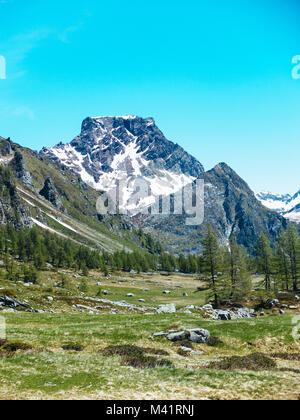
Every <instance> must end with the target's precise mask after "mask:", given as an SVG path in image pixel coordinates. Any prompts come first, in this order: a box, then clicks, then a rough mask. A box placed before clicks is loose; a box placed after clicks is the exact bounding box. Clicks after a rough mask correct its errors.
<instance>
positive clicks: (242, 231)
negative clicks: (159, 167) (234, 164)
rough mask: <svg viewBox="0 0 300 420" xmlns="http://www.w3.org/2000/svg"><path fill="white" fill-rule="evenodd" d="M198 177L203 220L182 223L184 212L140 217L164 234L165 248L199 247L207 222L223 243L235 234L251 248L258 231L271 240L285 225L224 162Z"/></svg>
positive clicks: (160, 235) (187, 249) (155, 231)
mask: <svg viewBox="0 0 300 420" xmlns="http://www.w3.org/2000/svg"><path fill="white" fill-rule="evenodd" d="M200 178H201V179H203V180H204V185H205V188H204V222H203V224H201V225H200V226H186V223H185V220H186V215H182V216H178V215H170V216H166V215H156V216H149V217H146V218H143V220H142V224H143V226H145V227H147V228H148V229H149V231H151V232H152V233H153V234H154V235H155V236H156V237H157V238H160V239H161V238H165V243H167V246H168V249H170V250H173V251H175V252H180V251H182V252H185V253H188V252H199V251H201V247H200V240H201V238H202V236H203V234H204V233H205V231H206V227H207V225H208V224H210V225H211V226H212V227H213V228H214V229H216V231H217V232H218V236H219V239H220V240H221V241H222V243H223V244H224V245H226V244H227V243H228V240H229V238H230V237H231V236H232V235H235V236H236V237H237V240H238V242H239V243H240V244H241V245H244V246H245V247H246V248H247V249H248V250H249V251H250V252H254V249H255V246H256V243H257V239H258V237H259V235H260V234H261V233H265V234H266V235H267V236H268V238H269V239H270V240H271V242H273V241H274V240H275V239H276V236H277V235H278V233H279V232H280V231H281V229H285V228H286V227H287V221H286V220H285V219H284V218H283V217H281V216H280V215H278V214H277V213H276V212H273V211H269V210H268V209H266V208H265V207H264V206H263V205H262V204H261V203H260V202H259V201H258V200H257V199H256V198H255V195H254V193H253V192H252V191H251V189H250V188H249V186H248V185H247V184H246V182H245V181H243V180H242V179H241V178H240V177H239V176H238V175H237V174H236V173H235V172H234V171H233V170H232V169H231V168H230V167H229V166H228V165H226V164H225V163H220V164H218V165H217V166H215V167H214V168H213V169H211V170H210V171H207V172H205V173H203V174H201V175H200ZM161 240H162V239H161ZM162 241H163V240H162Z"/></svg>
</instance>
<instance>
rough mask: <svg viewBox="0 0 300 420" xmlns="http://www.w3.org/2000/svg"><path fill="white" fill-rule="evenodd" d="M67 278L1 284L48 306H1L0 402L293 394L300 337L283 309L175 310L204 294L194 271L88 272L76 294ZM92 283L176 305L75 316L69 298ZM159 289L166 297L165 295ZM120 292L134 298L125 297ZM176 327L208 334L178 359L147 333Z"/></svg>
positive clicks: (298, 390)
mask: <svg viewBox="0 0 300 420" xmlns="http://www.w3.org/2000/svg"><path fill="white" fill-rule="evenodd" d="M69 277H70V282H71V283H72V284H71V285H70V286H69V289H66V290H65V289H63V288H60V287H55V286H54V284H53V282H57V281H58V278H59V275H58V274H55V273H53V272H51V271H49V272H44V273H43V276H42V278H41V280H40V284H39V285H32V286H29V287H28V286H24V285H23V284H21V283H18V284H15V285H12V283H10V284H8V282H6V281H5V280H3V279H2V280H1V281H0V286H1V287H0V296H1V295H3V293H4V292H5V293H6V292H10V293H11V294H13V295H15V296H16V297H18V298H19V299H21V300H24V299H26V300H28V302H29V303H30V304H31V305H32V306H33V307H35V308H37V307H38V308H44V309H45V308H46V309H48V310H49V309H52V310H54V312H55V313H53V314H49V313H47V314H41V313H26V312H16V313H3V312H0V315H1V316H3V317H4V318H5V321H6V326H7V342H6V343H2V344H1V343H0V399H19V398H21V399H191V400H192V399H294V400H297V399H299V398H300V385H299V383H300V343H299V341H295V340H294V338H293V337H292V331H293V328H294V327H295V325H294V324H293V315H292V314H285V315H282V316H279V315H277V314H275V313H272V311H270V312H269V313H267V316H265V317H258V318H253V319H242V320H232V321H228V322H222V321H215V320H205V319H203V318H202V317H201V314H200V313H199V312H197V311H193V313H192V314H186V313H184V312H183V308H184V306H186V305H189V304H202V303H203V302H204V301H205V292H199V293H193V292H194V291H195V290H196V288H197V287H198V286H199V284H200V283H199V281H198V280H197V278H196V277H194V276H181V275H174V276H169V277H165V276H160V275H155V276H150V275H132V276H129V275H121V276H117V275H116V276H112V277H111V278H110V279H104V278H100V277H99V276H98V275H97V274H96V273H91V275H90V277H89V290H88V291H87V292H86V293H79V292H78V289H77V283H80V281H81V279H74V278H73V276H72V275H71V273H69ZM96 281H101V283H102V286H101V289H106V290H108V291H109V295H108V296H107V298H108V299H111V300H113V301H117V300H123V299H125V300H127V301H129V302H131V303H135V304H137V303H138V299H140V298H143V299H145V303H143V305H146V306H151V305H153V306H157V305H158V304H160V303H168V302H176V303H177V308H178V312H177V313H176V314H161V315H157V314H151V315H145V314H139V313H137V312H131V313H130V312H129V311H119V312H118V313H117V314H114V315H112V314H110V313H109V312H108V310H107V309H106V310H102V311H101V310H100V311H99V313H98V314H97V315H90V314H88V313H87V311H85V312H84V313H80V312H79V310H78V309H75V308H73V306H72V305H71V303H72V299H71V300H70V301H68V298H71V297H73V298H74V297H75V295H79V296H81V298H82V299H84V298H85V297H86V296H95V295H96V294H97V293H98V294H99V287H98V286H96ZM145 288H149V289H150V290H149V291H145ZM141 289H142V290H141ZM164 289H168V290H170V291H171V295H164V294H163V293H162V291H163V290H164ZM128 292H132V293H134V295H135V296H134V297H133V298H126V294H127V293H128ZM183 292H187V293H188V297H183ZM48 296H52V297H53V298H54V300H53V301H52V302H50V301H49V300H48V298H47V297H48ZM109 309H110V308H109ZM121 312H122V313H121ZM277 312H278V311H277ZM182 327H201V328H206V329H208V330H209V331H210V333H211V336H212V337H214V340H212V341H211V342H210V343H209V345H208V344H193V347H194V350H201V351H203V354H200V355H190V356H189V357H186V356H182V355H181V354H180V351H179V349H180V347H179V346H176V345H174V344H173V343H171V342H170V341H168V340H167V339H166V338H153V337H152V334H153V333H155V332H159V331H164V330H168V329H180V328H182ZM215 339H217V340H215ZM124 345H125V347H118V346H124ZM126 346H127V347H126ZM263 355H265V356H263ZM134 366H135V367H134Z"/></svg>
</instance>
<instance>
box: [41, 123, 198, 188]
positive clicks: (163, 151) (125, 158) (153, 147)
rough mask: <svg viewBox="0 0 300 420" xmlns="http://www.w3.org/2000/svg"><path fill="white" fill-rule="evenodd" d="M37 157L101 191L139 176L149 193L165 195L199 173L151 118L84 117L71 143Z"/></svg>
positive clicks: (195, 163) (184, 153)
mask: <svg viewBox="0 0 300 420" xmlns="http://www.w3.org/2000/svg"><path fill="white" fill-rule="evenodd" d="M41 154H42V155H43V156H44V157H48V158H50V159H52V160H55V161H57V162H59V163H61V164H63V165H64V166H66V167H67V168H69V169H70V170H71V171H73V172H74V173H76V174H78V175H80V176H81V178H82V180H83V181H84V182H86V183H88V184H89V185H91V186H92V187H93V188H95V189H98V190H106V191H107V190H110V189H112V188H114V187H115V186H116V183H117V182H118V181H124V180H126V182H128V180H131V179H132V178H134V177H135V178H137V177H143V178H144V180H146V182H147V183H148V184H149V187H150V189H151V192H153V194H154V195H168V194H172V193H173V192H175V191H178V190H179V189H180V188H182V187H183V186H184V185H186V184H188V183H192V182H193V181H194V180H195V179H196V178H199V177H200V175H201V174H202V173H203V172H204V168H203V166H202V165H201V163H200V162H199V161H198V160H197V159H195V158H194V157H193V156H191V155H190V154H188V153H187V152H185V151H184V149H183V148H182V147H180V146H179V145H178V144H174V143H173V142H171V141H169V140H168V139H166V137H165V136H164V134H163V133H162V132H161V131H160V129H159V128H158V127H157V126H156V124H155V121H154V119H153V118H142V117H139V116H136V115H127V116H126V115H125V116H115V117H88V118H85V119H84V121H83V122H82V127H81V133H80V134H79V135H78V136H77V137H75V139H74V140H72V141H71V143H69V144H62V143H60V144H58V145H57V146H55V147H53V148H44V149H43V150H42V151H41ZM131 189H132V187H131ZM132 192H133V191H131V194H132ZM128 194H129V191H128Z"/></svg>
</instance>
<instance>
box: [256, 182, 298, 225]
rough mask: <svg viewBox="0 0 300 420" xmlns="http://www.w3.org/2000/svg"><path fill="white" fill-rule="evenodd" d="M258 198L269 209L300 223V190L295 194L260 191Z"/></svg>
mask: <svg viewBox="0 0 300 420" xmlns="http://www.w3.org/2000/svg"><path fill="white" fill-rule="evenodd" d="M256 198H257V199H258V200H259V201H260V202H261V203H262V204H263V205H264V206H265V207H267V208H268V209H271V210H274V211H276V212H278V213H279V214H281V215H282V216H283V217H285V218H287V219H289V220H291V221H293V222H296V223H300V190H299V191H298V192H297V193H296V194H294V195H290V194H272V193H270V192H260V193H258V194H256Z"/></svg>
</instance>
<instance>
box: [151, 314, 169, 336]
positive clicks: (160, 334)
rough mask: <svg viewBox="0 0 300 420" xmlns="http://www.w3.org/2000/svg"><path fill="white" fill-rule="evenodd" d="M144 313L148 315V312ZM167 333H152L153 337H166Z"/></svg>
mask: <svg viewBox="0 0 300 420" xmlns="http://www.w3.org/2000/svg"><path fill="white" fill-rule="evenodd" d="M145 315H148V314H145ZM167 335H168V333H167V332H157V333H154V334H153V337H154V338H155V337H166V336H167Z"/></svg>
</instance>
